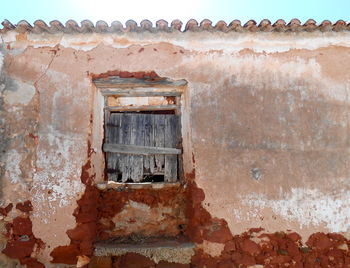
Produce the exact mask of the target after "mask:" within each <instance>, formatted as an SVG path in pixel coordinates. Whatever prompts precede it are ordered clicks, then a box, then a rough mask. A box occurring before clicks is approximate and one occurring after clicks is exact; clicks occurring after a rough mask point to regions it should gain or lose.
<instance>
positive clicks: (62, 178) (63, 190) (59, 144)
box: [33, 132, 83, 207]
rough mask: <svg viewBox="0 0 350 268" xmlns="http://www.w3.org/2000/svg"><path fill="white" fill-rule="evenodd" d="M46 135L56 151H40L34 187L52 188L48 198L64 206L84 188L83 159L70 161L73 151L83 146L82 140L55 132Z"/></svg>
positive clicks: (50, 145) (49, 144) (51, 146)
mask: <svg viewBox="0 0 350 268" xmlns="http://www.w3.org/2000/svg"><path fill="white" fill-rule="evenodd" d="M46 135H47V142H48V146H49V147H50V148H55V149H54V151H55V152H53V151H46V150H39V151H38V153H37V154H38V159H37V172H36V173H35V175H34V187H38V188H40V189H41V190H45V189H47V190H52V192H51V194H50V196H49V197H48V200H49V201H50V202H53V201H59V206H60V207H63V206H66V205H68V204H69V199H70V198H73V197H75V196H76V194H77V193H79V192H81V191H82V190H83V186H82V184H81V182H80V180H79V178H80V173H81V166H82V161H79V160H78V159H76V160H75V161H69V159H70V157H71V156H72V152H75V151H77V150H78V148H80V146H82V145H81V144H80V143H81V140H80V139H79V138H76V139H74V138H73V137H72V136H65V135H57V133H54V132H52V133H47V134H46ZM49 167H50V168H49ZM33 198H34V199H36V198H40V196H38V195H36V196H34V197H33ZM41 201H44V200H41ZM39 203H40V201H39Z"/></svg>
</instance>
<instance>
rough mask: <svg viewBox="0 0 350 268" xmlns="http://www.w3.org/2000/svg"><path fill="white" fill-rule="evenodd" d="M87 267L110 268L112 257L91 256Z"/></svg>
mask: <svg viewBox="0 0 350 268" xmlns="http://www.w3.org/2000/svg"><path fill="white" fill-rule="evenodd" d="M88 266H89V268H112V257H110V256H103V257H102V256H98V257H97V256H94V257H92V258H91V261H90V263H89V265H88Z"/></svg>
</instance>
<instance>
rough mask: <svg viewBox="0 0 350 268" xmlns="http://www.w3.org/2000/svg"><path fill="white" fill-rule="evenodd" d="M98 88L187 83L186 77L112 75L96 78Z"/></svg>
mask: <svg viewBox="0 0 350 268" xmlns="http://www.w3.org/2000/svg"><path fill="white" fill-rule="evenodd" d="M94 83H95V85H96V87H98V88H120V87H140V86H142V87H152V86H157V87H166V86H171V87H182V86H186V85H187V81H186V80H185V79H181V80H172V79H169V78H154V79H150V78H144V79H138V78H120V77H119V76H110V77H108V78H98V79H95V80H94Z"/></svg>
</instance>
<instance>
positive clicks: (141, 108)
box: [105, 105, 180, 112]
mask: <svg viewBox="0 0 350 268" xmlns="http://www.w3.org/2000/svg"><path fill="white" fill-rule="evenodd" d="M179 108H180V107H179V106H178V105H154V106H153V105H141V106H108V107H105V110H108V111H110V112H123V111H126V112H127V111H134V112H137V111H164V110H176V109H179Z"/></svg>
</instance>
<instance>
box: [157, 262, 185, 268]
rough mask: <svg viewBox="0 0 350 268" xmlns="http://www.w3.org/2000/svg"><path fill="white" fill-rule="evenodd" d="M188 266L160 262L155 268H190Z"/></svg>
mask: <svg viewBox="0 0 350 268" xmlns="http://www.w3.org/2000/svg"><path fill="white" fill-rule="evenodd" d="M190 267H191V266H190V265H189V264H181V263H172V262H167V261H160V262H159V263H158V264H157V265H156V268H190Z"/></svg>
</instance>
